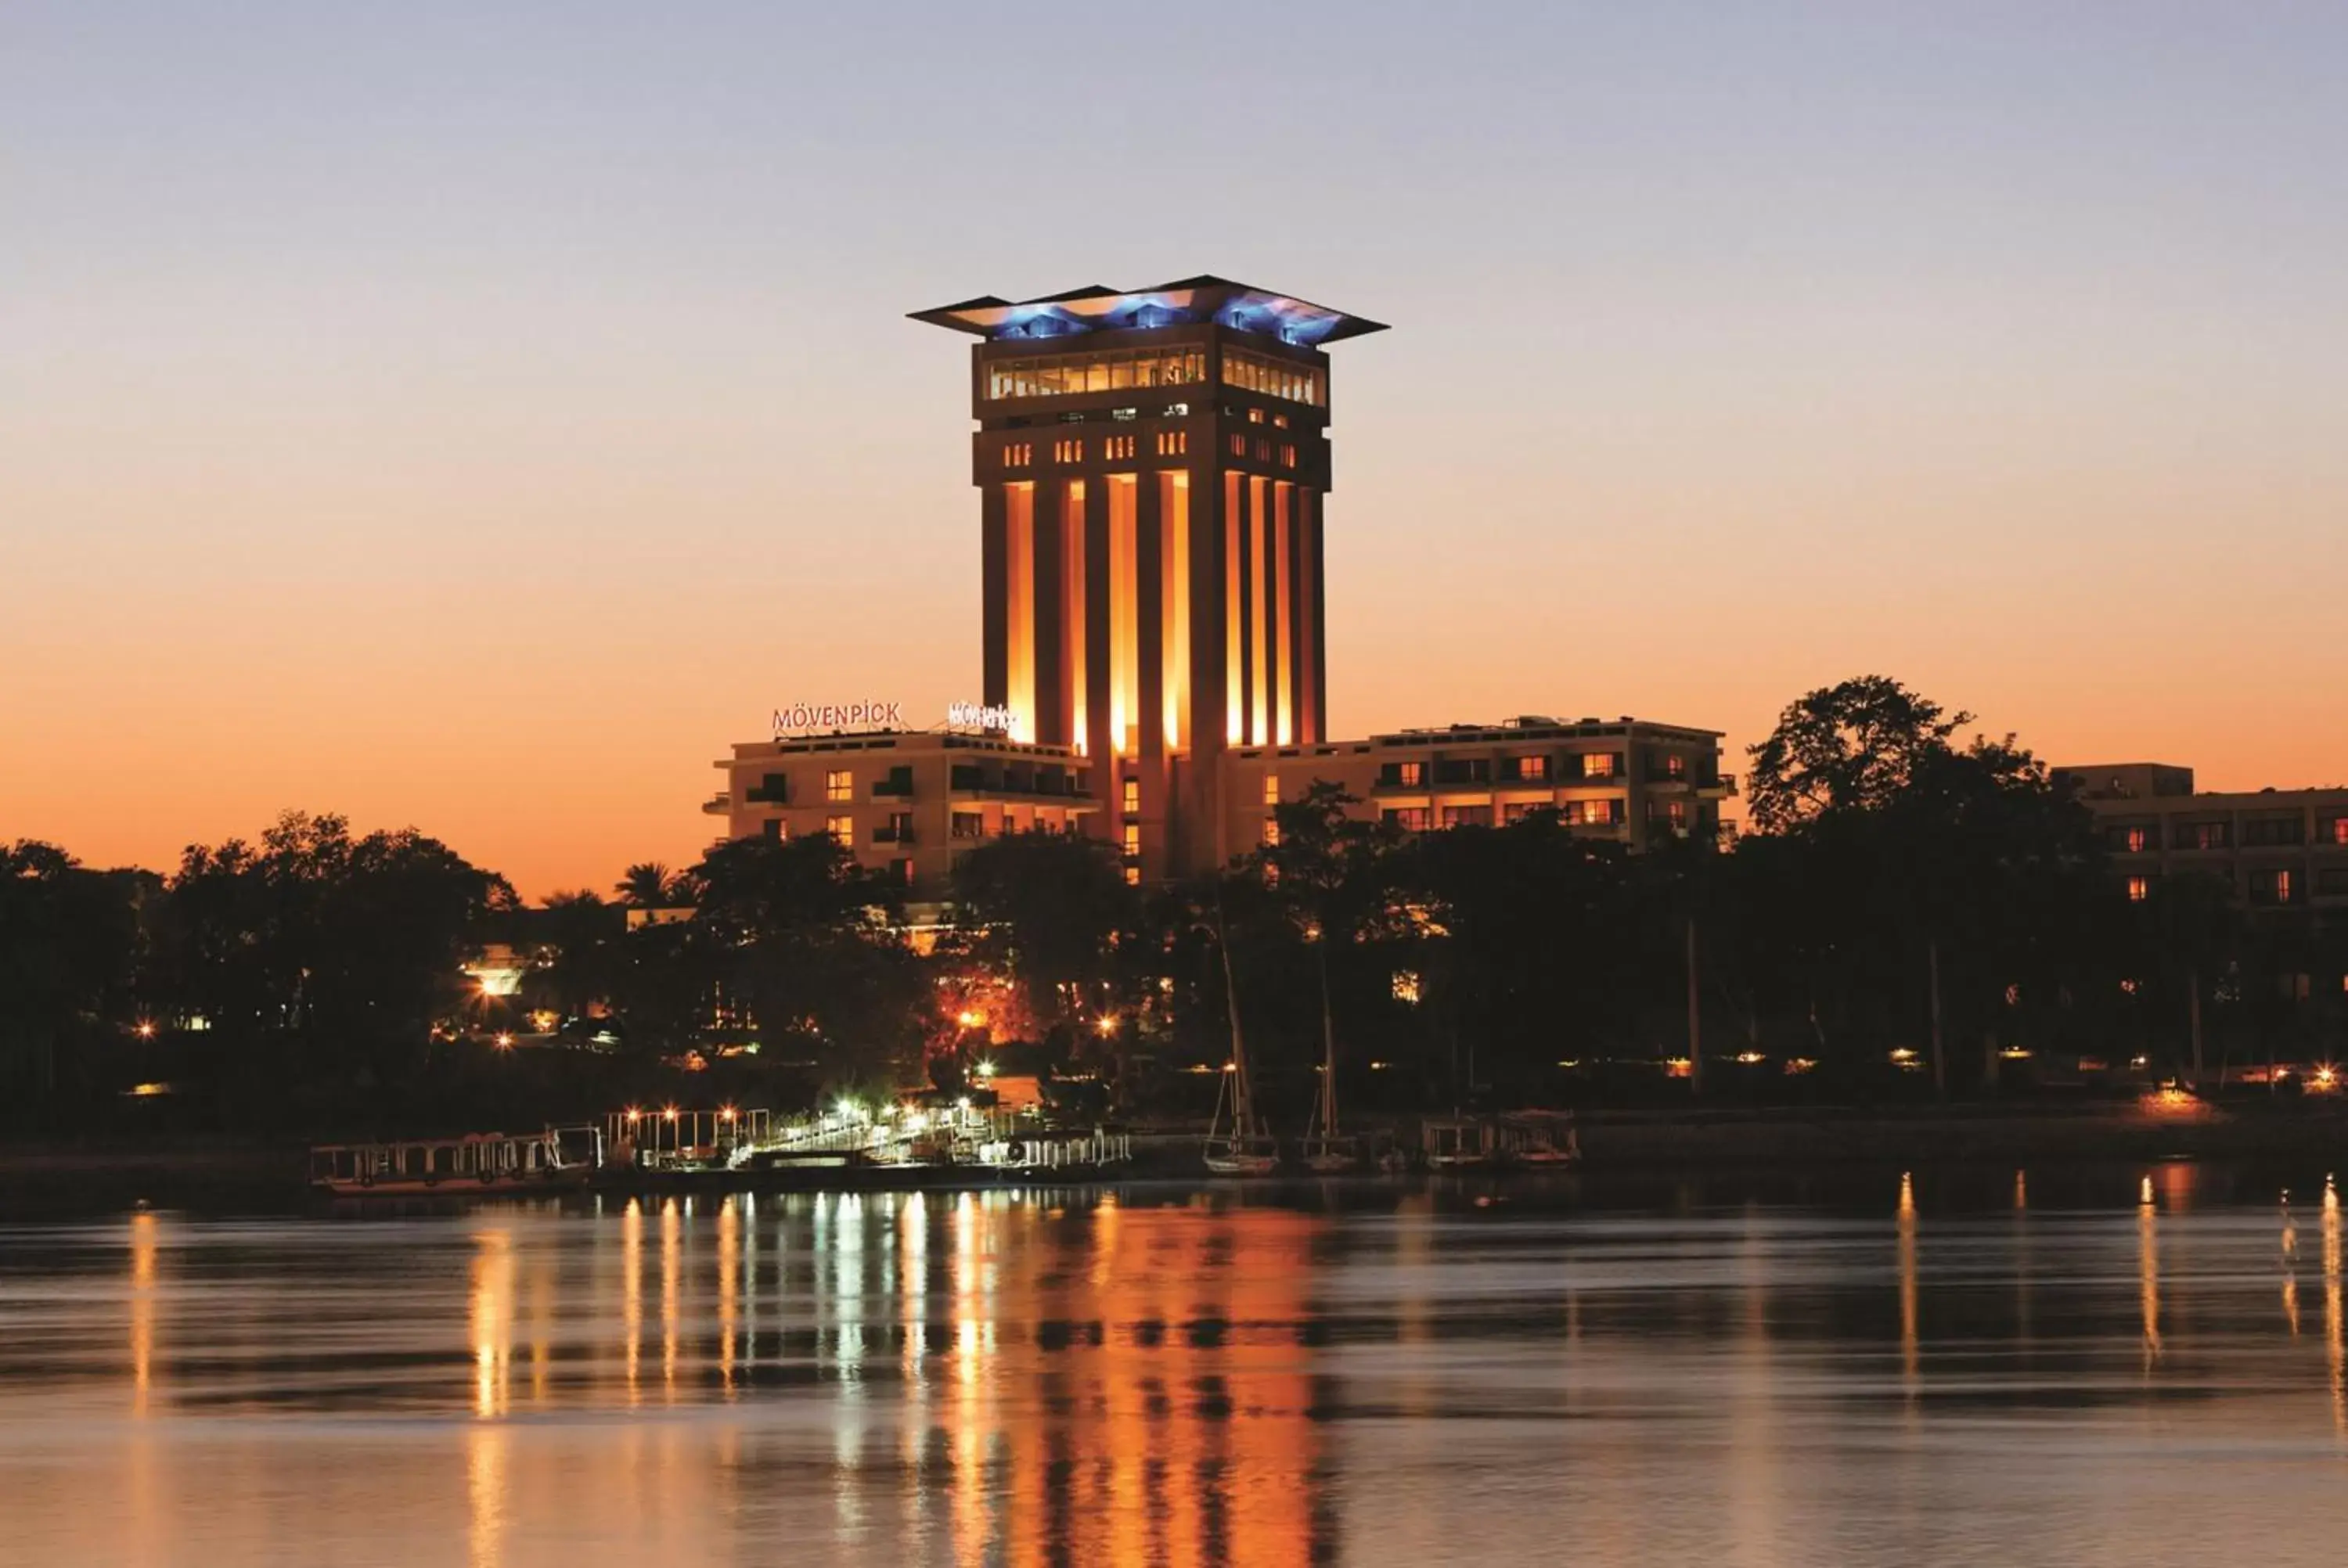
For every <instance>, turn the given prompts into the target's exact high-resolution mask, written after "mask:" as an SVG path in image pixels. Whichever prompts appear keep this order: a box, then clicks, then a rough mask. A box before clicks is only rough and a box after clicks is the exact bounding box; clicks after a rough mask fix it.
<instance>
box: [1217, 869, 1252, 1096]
mask: <svg viewBox="0 0 2348 1568" xmlns="http://www.w3.org/2000/svg"><path fill="white" fill-rule="evenodd" d="M1215 946H1216V947H1217V948H1220V950H1221V952H1222V955H1223V997H1224V1004H1225V1006H1226V1007H1228V1008H1229V1009H1230V1011H1231V1136H1232V1138H1233V1139H1235V1140H1236V1139H1240V1138H1248V1137H1252V1136H1254V1135H1255V1131H1256V1125H1255V1097H1254V1096H1253V1095H1252V1094H1251V1093H1250V1092H1249V1091H1248V1070H1247V1049H1246V1046H1245V1044H1244V1043H1243V1042H1242V1040H1241V1037H1240V988H1239V982H1238V981H1237V980H1236V979H1233V978H1232V976H1231V934H1230V931H1229V929H1228V928H1227V927H1225V926H1224V924H1223V908H1222V898H1221V896H1220V894H1219V895H1217V897H1216V899H1215Z"/></svg>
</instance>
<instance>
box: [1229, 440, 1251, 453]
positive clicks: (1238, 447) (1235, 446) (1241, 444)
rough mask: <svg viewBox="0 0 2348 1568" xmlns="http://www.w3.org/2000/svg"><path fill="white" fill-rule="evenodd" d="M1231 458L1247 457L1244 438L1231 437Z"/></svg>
mask: <svg viewBox="0 0 2348 1568" xmlns="http://www.w3.org/2000/svg"><path fill="white" fill-rule="evenodd" d="M1231 456H1234V457H1244V456H1247V437H1246V436H1232V437H1231Z"/></svg>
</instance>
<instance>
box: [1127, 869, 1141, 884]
mask: <svg viewBox="0 0 2348 1568" xmlns="http://www.w3.org/2000/svg"><path fill="white" fill-rule="evenodd" d="M1125 885H1126V886H1128V887H1138V886H1141V867H1140V866H1127V867H1126V868H1125Z"/></svg>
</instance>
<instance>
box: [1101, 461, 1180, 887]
mask: <svg viewBox="0 0 2348 1568" xmlns="http://www.w3.org/2000/svg"><path fill="white" fill-rule="evenodd" d="M1164 490H1165V481H1164V479H1163V477H1161V476H1160V475H1159V474H1157V473H1155V472H1153V471H1151V470H1148V469H1144V470H1143V471H1142V473H1141V475H1140V477H1138V479H1137V480H1136V482H1135V492H1134V520H1133V546H1134V549H1133V553H1134V585H1133V586H1134V618H1133V619H1134V631H1135V634H1136V641H1137V644H1138V645H1137V646H1136V648H1135V650H1134V653H1135V657H1136V660H1137V661H1138V670H1137V671H1136V672H1135V681H1134V688H1135V696H1136V700H1137V702H1138V708H1139V712H1137V713H1136V714H1135V715H1134V732H1135V737H1136V740H1137V742H1138V744H1137V745H1136V747H1135V751H1136V753H1137V755H1136V756H1135V757H1134V758H1133V760H1132V762H1131V764H1129V766H1130V768H1131V776H1132V777H1134V778H1136V779H1138V780H1139V781H1140V784H1141V811H1140V813H1139V818H1140V823H1141V855H1142V862H1141V863H1142V871H1143V875H1145V876H1163V875H1164V874H1165V870H1166V832H1165V828H1164V823H1165V820H1166V622H1167V614H1166V598H1167V596H1166V576H1165V567H1166V546H1165V529H1166V528H1167V524H1168V519H1167V518H1166V515H1165V514H1166V507H1165V504H1164V502H1165V496H1164ZM1105 804H1107V805H1108V807H1109V808H1110V809H1111V810H1117V809H1118V808H1119V807H1120V806H1121V805H1122V804H1123V802H1122V801H1121V800H1111V801H1108V802H1107V803H1105ZM1120 820H1121V819H1120Z"/></svg>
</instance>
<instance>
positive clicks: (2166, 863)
mask: <svg viewBox="0 0 2348 1568" xmlns="http://www.w3.org/2000/svg"><path fill="white" fill-rule="evenodd" d="M2054 772H2055V776H2056V777H2057V778H2058V779H2063V780H2065V781H2067V782H2068V783H2069V784H2071V785H2072V787H2073V788H2074V789H2075V790H2076V791H2077V793H2078V795H2079V798H2080V799H2081V800H2082V801H2084V802H2085V803H2086V805H2087V808H2088V810H2090V811H2091V812H2093V813H2094V814H2095V817H2096V827H2097V828H2098V830H2099V831H2100V832H2101V833H2102V834H2103V836H2104V843H2105V845H2106V848H2107V849H2108V850H2109V851H2110V853H2111V856H2112V865H2113V868H2114V869H2115V870H2116V872H2117V873H2118V875H2119V876H2120V878H2121V880H2122V883H2123V884H2124V885H2125V886H2126V887H2127V893H2128V897H2130V898H2132V899H2136V900H2138V901H2142V900H2144V899H2147V898H2149V897H2151V896H2152V894H2153V891H2154V890H2155V889H2156V888H2157V887H2158V886H2159V884H2160V880H2161V878H2163V877H2164V876H2177V875H2178V874H2180V873H2185V872H2195V873H2199V874H2200V875H2203V876H2212V877H2215V878H2217V879H2218V880H2219V882H2220V883H2222V884H2224V885H2225V886H2227V887H2229V888H2230V889H2231V890H2232V892H2233V896H2234V898H2235V900H2236V901H2237V902H2238V903H2240V904H2244V905H2247V906H2248V907H2250V908H2252V909H2260V910H2283V909H2307V908H2332V909H2348V789H2295V790H2274V789H2267V790H2255V791H2242V792H2239V793H2229V794H2199V793H2197V792H2196V791H2195V789H2194V787H2193V770H2192V769H2191V768H2186V767H2177V766H2175V765H2173V764H2166V763H2101V764H2093V765H2088V766H2078V767H2063V768H2056V769H2055V770H2054Z"/></svg>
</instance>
